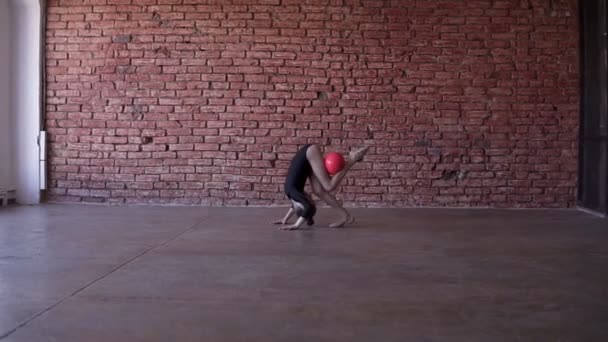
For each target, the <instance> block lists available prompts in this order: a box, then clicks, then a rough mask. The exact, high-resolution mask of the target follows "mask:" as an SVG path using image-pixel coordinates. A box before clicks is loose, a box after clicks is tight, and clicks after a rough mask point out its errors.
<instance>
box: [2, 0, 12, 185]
mask: <svg viewBox="0 0 608 342" xmlns="http://www.w3.org/2000/svg"><path fill="white" fill-rule="evenodd" d="M10 37H11V15H10V8H9V2H8V1H5V0H0V188H2V189H14V185H15V184H14V179H13V168H14V164H15V163H14V160H13V153H12V150H13V147H14V146H13V145H12V139H13V137H12V129H11V127H12V125H13V124H12V121H11V116H12V115H11V68H10V65H11V39H10Z"/></svg>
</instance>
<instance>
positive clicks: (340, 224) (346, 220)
mask: <svg viewBox="0 0 608 342" xmlns="http://www.w3.org/2000/svg"><path fill="white" fill-rule="evenodd" d="M353 222H355V217H354V216H351V215H346V216H345V217H344V218H343V219H342V220H340V221H338V222H334V223H332V224H330V225H329V227H330V228H341V227H344V225H345V224H347V223H348V224H351V223H353Z"/></svg>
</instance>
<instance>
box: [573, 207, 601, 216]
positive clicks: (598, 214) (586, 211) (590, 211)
mask: <svg viewBox="0 0 608 342" xmlns="http://www.w3.org/2000/svg"><path fill="white" fill-rule="evenodd" d="M576 209H578V210H580V211H582V212H585V213H587V214H591V215H593V216H597V217H602V218H608V215H606V214H605V213H601V212H599V211H595V210H591V209H587V208H583V207H576Z"/></svg>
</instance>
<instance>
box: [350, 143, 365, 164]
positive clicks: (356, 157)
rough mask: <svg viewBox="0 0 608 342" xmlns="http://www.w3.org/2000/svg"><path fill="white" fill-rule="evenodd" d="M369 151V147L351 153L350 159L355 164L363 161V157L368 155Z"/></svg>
mask: <svg viewBox="0 0 608 342" xmlns="http://www.w3.org/2000/svg"><path fill="white" fill-rule="evenodd" d="M368 150H369V146H363V147H361V148H358V149H356V150H352V151H350V153H349V154H348V156H349V157H350V160H352V161H353V162H358V161H361V160H362V159H363V157H364V156H365V154H366V153H367V151H368Z"/></svg>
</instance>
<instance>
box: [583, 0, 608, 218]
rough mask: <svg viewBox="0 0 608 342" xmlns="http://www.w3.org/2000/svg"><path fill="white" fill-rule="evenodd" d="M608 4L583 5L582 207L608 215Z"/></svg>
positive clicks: (606, 0) (599, 0) (605, 1)
mask: <svg viewBox="0 0 608 342" xmlns="http://www.w3.org/2000/svg"><path fill="white" fill-rule="evenodd" d="M607 2H608V0H598V1H581V2H579V5H580V6H581V72H582V92H581V130H580V157H579V158H580V160H579V188H578V201H579V205H580V206H582V207H584V208H587V209H590V210H593V211H596V212H599V213H602V214H608V205H607V202H608V172H607V171H606V170H607V169H606V166H607V164H608V51H607V45H608V25H607V24H608V23H607V22H608V20H607V19H608V8H607Z"/></svg>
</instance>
